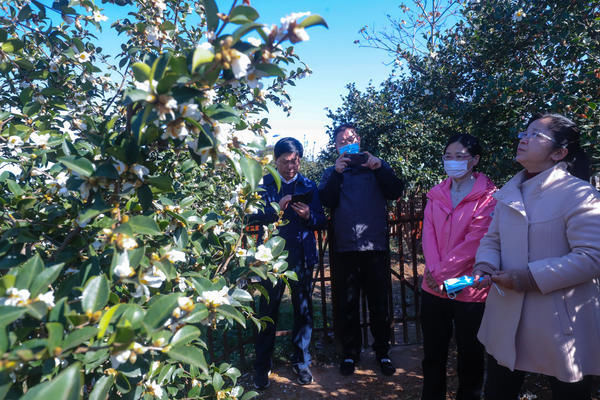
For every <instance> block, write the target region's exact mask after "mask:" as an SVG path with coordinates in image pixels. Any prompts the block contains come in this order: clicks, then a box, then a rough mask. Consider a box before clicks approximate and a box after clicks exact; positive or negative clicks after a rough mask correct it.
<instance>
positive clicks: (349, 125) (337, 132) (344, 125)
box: [333, 124, 356, 142]
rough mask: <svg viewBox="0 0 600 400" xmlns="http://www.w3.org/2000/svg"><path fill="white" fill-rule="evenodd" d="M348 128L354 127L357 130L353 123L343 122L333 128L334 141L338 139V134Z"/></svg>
mask: <svg viewBox="0 0 600 400" xmlns="http://www.w3.org/2000/svg"><path fill="white" fill-rule="evenodd" d="M346 129H352V130H353V131H354V132H356V127H355V126H354V125H352V124H341V125H339V126H338V127H337V128H335V129H334V130H333V141H334V142H335V140H336V139H337V135H339V134H340V133H342V132H344V131H345V130H346Z"/></svg>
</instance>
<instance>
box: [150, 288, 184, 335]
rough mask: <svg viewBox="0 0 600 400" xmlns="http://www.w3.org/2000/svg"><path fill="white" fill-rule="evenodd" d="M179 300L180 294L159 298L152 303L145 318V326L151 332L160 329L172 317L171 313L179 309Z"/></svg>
mask: <svg viewBox="0 0 600 400" xmlns="http://www.w3.org/2000/svg"><path fill="white" fill-rule="evenodd" d="M178 298H179V294H177V293H173V294H169V295H163V296H159V298H158V299H157V300H156V301H154V302H153V303H152V305H151V306H150V307H149V308H148V311H147V312H146V316H145V317H144V326H145V327H146V329H147V330H148V331H149V332H150V331H153V330H154V329H156V328H158V327H160V326H161V325H162V324H163V323H164V322H165V321H166V320H167V319H168V318H169V317H170V316H171V312H173V310H174V309H175V307H177V299H178Z"/></svg>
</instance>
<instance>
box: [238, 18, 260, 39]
mask: <svg viewBox="0 0 600 400" xmlns="http://www.w3.org/2000/svg"><path fill="white" fill-rule="evenodd" d="M262 26H263V25H262V24H259V23H256V22H250V23H247V24H244V25H242V26H240V27H239V28H237V29H236V30H235V31H234V32H233V35H232V36H233V43H237V42H238V41H239V40H240V38H242V37H243V36H244V35H245V34H246V33H248V32H250V31H252V30H254V29H257V28H262Z"/></svg>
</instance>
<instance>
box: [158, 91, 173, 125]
mask: <svg viewBox="0 0 600 400" xmlns="http://www.w3.org/2000/svg"><path fill="white" fill-rule="evenodd" d="M156 109H157V110H156V112H157V113H158V119H159V120H161V121H164V120H166V119H167V114H168V115H170V116H171V118H173V119H175V113H174V112H173V110H175V109H177V100H175V99H174V98H173V97H171V96H167V95H166V94H161V95H160V96H158V101H157V102H156Z"/></svg>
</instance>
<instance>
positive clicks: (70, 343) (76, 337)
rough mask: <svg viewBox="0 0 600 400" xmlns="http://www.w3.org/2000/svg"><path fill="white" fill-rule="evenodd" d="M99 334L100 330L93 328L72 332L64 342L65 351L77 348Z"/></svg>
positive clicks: (88, 327)
mask: <svg viewBox="0 0 600 400" xmlns="http://www.w3.org/2000/svg"><path fill="white" fill-rule="evenodd" d="M97 332H98V329H97V328H95V327H93V326H85V327H83V328H79V329H76V330H74V331H72V332H71V333H69V334H68V335H67V336H66V337H65V340H63V351H64V350H68V349H72V348H75V347H77V346H79V345H80V344H81V343H83V342H85V341H88V340H90V339H91V338H93V337H94V336H96V333H97Z"/></svg>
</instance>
